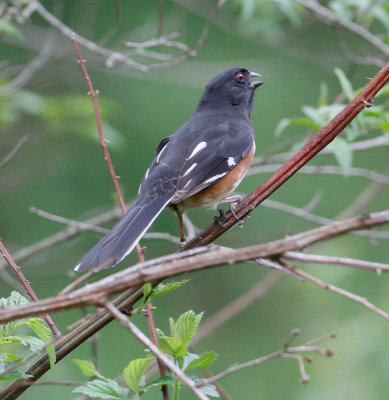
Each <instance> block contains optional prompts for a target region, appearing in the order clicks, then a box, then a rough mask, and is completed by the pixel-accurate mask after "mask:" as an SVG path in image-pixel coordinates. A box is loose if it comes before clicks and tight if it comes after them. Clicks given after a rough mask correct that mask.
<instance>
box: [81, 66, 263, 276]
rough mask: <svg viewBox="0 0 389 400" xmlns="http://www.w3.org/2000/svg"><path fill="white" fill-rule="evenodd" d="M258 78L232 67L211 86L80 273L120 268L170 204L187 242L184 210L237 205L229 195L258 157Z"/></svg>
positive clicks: (164, 147) (160, 148)
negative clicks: (255, 117) (255, 115)
mask: <svg viewBox="0 0 389 400" xmlns="http://www.w3.org/2000/svg"><path fill="white" fill-rule="evenodd" d="M257 76H260V75H259V74H257V73H255V72H250V71H248V70H247V69H245V68H232V69H228V70H226V71H224V72H221V73H220V74H218V75H217V76H216V77H215V78H213V79H212V80H211V81H210V82H209V83H208V85H207V86H206V87H205V90H204V93H203V95H202V97H201V100H200V102H199V105H198V107H197V109H196V111H195V113H194V114H193V116H192V117H191V118H190V119H189V120H188V121H187V122H186V123H185V124H184V125H183V126H182V127H181V128H179V129H178V130H177V131H176V132H175V133H174V134H173V135H171V136H169V137H167V138H165V139H163V140H162V141H161V143H160V144H159V146H158V148H157V150H156V155H155V158H154V161H153V162H152V164H151V165H150V167H149V168H148V170H147V171H146V174H145V176H144V178H143V181H142V183H141V185H140V188H139V192H138V196H137V198H136V201H135V204H134V205H133V207H132V208H131V209H130V210H128V212H127V213H126V214H125V215H124V216H123V217H122V218H121V219H120V220H119V222H118V223H117V224H116V225H115V226H114V227H113V228H112V229H111V231H110V232H109V233H108V234H107V235H106V236H104V237H103V238H102V239H101V240H100V242H98V243H97V244H96V245H95V246H94V247H93V248H92V249H91V250H90V251H89V252H88V253H87V254H86V255H85V256H84V257H83V258H82V259H81V261H80V263H79V264H78V265H77V266H76V268H75V270H76V271H82V270H87V269H92V268H95V267H98V266H106V267H109V266H113V265H115V264H117V263H118V262H119V261H121V260H122V259H123V258H124V257H126V256H127V255H128V254H129V253H130V252H131V251H132V250H133V248H134V247H135V246H136V244H137V243H138V241H139V240H140V239H141V237H142V236H143V234H144V233H145V232H146V231H147V229H148V228H149V227H150V225H151V224H152V223H153V221H154V220H155V218H157V216H158V215H159V214H160V212H161V211H162V210H163V209H164V208H165V207H166V206H168V205H169V206H170V207H171V208H173V209H174V210H175V211H176V212H177V215H178V217H179V221H180V230H181V240H185V237H184V230H183V224H182V212H183V211H185V210H186V209H188V208H194V207H202V206H209V205H213V204H215V203H216V204H217V203H222V202H228V201H229V202H231V201H235V200H236V197H234V196H231V197H225V196H226V195H227V194H229V193H230V192H232V191H233V190H234V189H235V188H236V187H237V186H238V185H239V183H240V182H241V180H242V179H243V177H244V175H245V174H246V172H247V170H248V168H249V166H250V164H251V161H252V158H253V155H254V151H255V138H254V131H253V128H252V125H251V122H250V115H251V110H252V107H253V101H254V92H255V89H256V88H257V87H259V86H260V85H262V84H263V82H261V81H254V82H251V81H250V79H251V78H252V77H257ZM231 209H232V208H231ZM232 210H233V209H232Z"/></svg>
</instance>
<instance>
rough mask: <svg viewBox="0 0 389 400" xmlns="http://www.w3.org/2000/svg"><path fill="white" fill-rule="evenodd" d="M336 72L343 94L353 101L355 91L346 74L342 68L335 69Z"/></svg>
mask: <svg viewBox="0 0 389 400" xmlns="http://www.w3.org/2000/svg"><path fill="white" fill-rule="evenodd" d="M334 72H335V75H336V76H337V77H338V79H339V84H340V86H341V88H342V91H343V93H344V94H345V95H346V97H347V99H348V100H350V101H351V100H352V99H353V98H354V90H353V87H352V85H351V82H350V81H349V80H348V78H347V77H346V74H345V73H344V72H343V71H342V70H341V69H340V68H335V69H334Z"/></svg>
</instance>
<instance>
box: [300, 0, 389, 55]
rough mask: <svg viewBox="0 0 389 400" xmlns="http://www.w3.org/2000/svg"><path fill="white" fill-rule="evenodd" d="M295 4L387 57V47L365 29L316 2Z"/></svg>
mask: <svg viewBox="0 0 389 400" xmlns="http://www.w3.org/2000/svg"><path fill="white" fill-rule="evenodd" d="M294 1H295V2H296V3H298V4H301V5H302V6H304V7H305V8H307V9H308V10H310V11H311V12H312V13H313V14H314V15H316V16H317V17H319V18H320V19H322V20H323V21H324V22H326V23H328V24H330V25H336V26H341V27H342V28H344V29H347V30H348V31H350V32H353V33H355V34H357V35H358V36H360V37H361V38H362V39H364V40H366V41H367V42H369V43H370V44H372V45H373V46H374V47H376V48H377V49H378V50H380V51H381V52H382V53H383V54H385V55H386V56H389V46H388V45H387V44H385V43H384V42H383V41H382V40H381V39H380V38H379V37H378V36H376V35H374V34H373V33H371V32H370V31H368V30H367V29H366V28H365V27H363V26H361V25H358V24H356V23H355V22H352V21H348V20H347V19H345V18H344V17H342V16H341V15H339V14H335V13H334V12H332V11H331V10H329V9H328V8H326V7H324V6H322V5H321V4H319V3H318V2H317V1H316V0H294Z"/></svg>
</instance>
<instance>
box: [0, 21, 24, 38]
mask: <svg viewBox="0 0 389 400" xmlns="http://www.w3.org/2000/svg"><path fill="white" fill-rule="evenodd" d="M1 34H6V35H9V36H12V37H13V38H15V39H18V40H20V41H24V37H23V35H22V33H21V32H20V31H19V29H18V28H16V26H15V25H14V24H13V23H12V22H9V21H7V20H6V19H4V18H0V35H1Z"/></svg>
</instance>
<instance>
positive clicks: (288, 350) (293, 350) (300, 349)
mask: <svg viewBox="0 0 389 400" xmlns="http://www.w3.org/2000/svg"><path fill="white" fill-rule="evenodd" d="M312 352H316V353H318V354H321V355H325V356H329V355H330V354H332V352H328V351H326V350H325V349H323V348H322V347H319V346H304V345H302V346H297V347H285V348H283V349H281V350H278V351H275V352H274V353H271V354H268V355H266V356H263V357H260V358H256V359H255V360H251V361H247V362H245V363H242V364H236V365H232V366H231V367H229V368H227V369H226V370H225V371H223V372H221V373H219V374H217V375H214V376H212V377H211V378H207V379H202V380H201V381H199V382H197V384H196V386H198V387H201V386H204V385H209V384H211V383H214V382H216V381H218V380H220V379H222V378H224V377H226V376H227V375H230V374H233V373H235V372H238V371H241V370H242V369H246V368H251V367H254V366H257V365H261V364H264V363H266V362H269V361H271V360H274V359H276V358H279V357H290V356H293V358H296V356H297V355H299V354H298V353H312ZM300 357H301V356H300ZM300 368H301V366H300Z"/></svg>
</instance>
